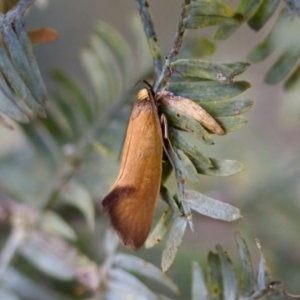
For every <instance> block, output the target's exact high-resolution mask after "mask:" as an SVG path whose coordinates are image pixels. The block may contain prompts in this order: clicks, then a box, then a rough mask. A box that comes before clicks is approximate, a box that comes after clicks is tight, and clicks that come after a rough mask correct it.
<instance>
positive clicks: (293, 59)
mask: <svg viewBox="0 0 300 300" xmlns="http://www.w3.org/2000/svg"><path fill="white" fill-rule="evenodd" d="M299 57H300V49H299V48H298V49H297V48H295V47H293V48H290V49H288V50H286V51H285V52H284V53H283V54H282V55H281V56H280V57H279V58H278V59H277V61H276V62H275V64H274V65H273V66H272V67H271V69H270V70H269V71H268V72H267V74H266V76H265V82H266V83H269V84H276V83H278V82H279V81H281V80H282V79H283V78H284V77H285V76H287V74H288V73H289V72H290V71H291V70H292V69H293V68H294V66H295V64H296V63H297V61H298V59H299Z"/></svg>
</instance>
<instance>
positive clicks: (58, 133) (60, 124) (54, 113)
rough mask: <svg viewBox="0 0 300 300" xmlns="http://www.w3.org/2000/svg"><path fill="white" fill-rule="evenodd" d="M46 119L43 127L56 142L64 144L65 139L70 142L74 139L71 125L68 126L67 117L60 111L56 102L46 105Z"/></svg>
mask: <svg viewBox="0 0 300 300" xmlns="http://www.w3.org/2000/svg"><path fill="white" fill-rule="evenodd" d="M47 113H48V118H47V119H46V120H45V121H44V124H45V126H46V127H47V129H48V131H49V132H51V134H52V135H54V136H55V137H56V139H57V140H59V141H60V139H62V142H63V143H64V142H65V140H66V139H67V140H68V141H70V142H71V141H72V139H73V138H74V132H73V128H72V125H71V124H70V122H69V120H68V119H67V116H66V115H65V114H64V112H63V111H62V110H61V108H60V105H58V103H56V101H51V102H49V103H48V104H47Z"/></svg>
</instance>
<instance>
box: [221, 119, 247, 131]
mask: <svg viewBox="0 0 300 300" xmlns="http://www.w3.org/2000/svg"><path fill="white" fill-rule="evenodd" d="M216 121H217V122H218V123H219V124H220V125H221V126H222V128H223V129H224V130H225V131H226V132H234V131H238V130H240V129H241V128H242V127H244V126H245V125H246V124H247V123H248V120H247V119H246V118H245V117H243V116H229V117H217V118H216Z"/></svg>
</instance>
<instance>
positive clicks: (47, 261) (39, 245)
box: [21, 233, 75, 280]
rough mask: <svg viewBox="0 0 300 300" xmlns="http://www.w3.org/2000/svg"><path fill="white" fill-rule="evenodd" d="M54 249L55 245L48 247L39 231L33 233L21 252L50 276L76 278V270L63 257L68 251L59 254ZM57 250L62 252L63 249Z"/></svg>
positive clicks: (66, 278) (62, 278)
mask: <svg viewBox="0 0 300 300" xmlns="http://www.w3.org/2000/svg"><path fill="white" fill-rule="evenodd" d="M48 243H49V241H48ZM53 250H54V249H53V247H51V248H48V245H47V244H46V240H45V238H44V237H42V236H41V235H40V234H39V233H35V234H34V233H31V236H30V239H29V240H28V241H27V243H26V244H24V245H23V247H22V248H21V253H22V255H23V256H25V257H26V258H27V259H28V260H29V261H30V262H31V263H32V264H33V265H34V266H36V267H37V268H38V269H39V270H40V271H42V272H44V273H46V274H48V275H50V276H53V277H55V278H57V279H60V280H71V279H74V278H75V272H74V270H73V269H72V268H71V267H70V266H68V265H67V264H66V263H65V262H64V260H63V258H62V257H63V255H65V254H66V253H64V254H63V255H62V253H59V255H57V253H55V252H54V251H53ZM55 251H57V252H60V251H61V249H60V248H58V249H56V250H55ZM59 256H61V257H59Z"/></svg>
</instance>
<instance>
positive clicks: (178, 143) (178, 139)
mask: <svg viewBox="0 0 300 300" xmlns="http://www.w3.org/2000/svg"><path fill="white" fill-rule="evenodd" d="M169 136H170V139H171V142H172V145H173V146H175V147H176V148H178V149H181V150H182V151H183V152H184V153H185V154H186V155H187V156H188V157H189V158H190V157H192V158H193V159H194V160H197V162H198V164H199V165H200V166H202V167H203V168H210V167H212V163H211V161H210V160H209V158H208V157H206V156H205V155H203V154H202V153H201V152H199V151H198V150H197V149H196V147H195V146H194V145H193V144H192V143H190V142H189V141H188V140H187V139H186V138H185V137H184V136H183V134H182V133H181V131H180V130H177V129H175V128H172V127H169Z"/></svg>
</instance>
